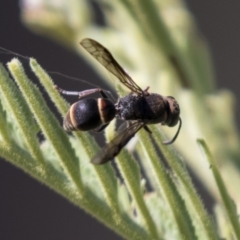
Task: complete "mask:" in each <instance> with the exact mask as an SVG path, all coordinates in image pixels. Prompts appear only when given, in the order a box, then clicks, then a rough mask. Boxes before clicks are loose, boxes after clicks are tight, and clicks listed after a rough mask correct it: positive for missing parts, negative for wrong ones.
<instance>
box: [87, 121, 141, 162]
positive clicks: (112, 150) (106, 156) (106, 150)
mask: <svg viewBox="0 0 240 240" xmlns="http://www.w3.org/2000/svg"><path fill="white" fill-rule="evenodd" d="M128 123H129V125H128V126H127V127H126V128H124V129H123V130H120V132H119V133H118V135H117V136H116V137H115V138H113V140H112V141H111V142H110V143H108V144H107V145H106V146H105V147H103V148H102V150H101V151H100V152H99V153H98V154H97V155H96V156H95V157H93V158H92V160H91V163H93V164H103V163H106V162H108V161H110V160H112V159H113V158H114V157H115V156H116V155H118V153H119V152H120V151H121V150H122V148H123V147H124V146H125V145H126V144H127V143H128V141H129V140H130V139H131V138H132V137H133V136H134V135H135V134H136V132H137V131H139V130H140V129H141V128H142V127H143V126H144V125H145V123H143V122H128ZM124 124H125V123H123V124H122V125H121V126H120V127H119V129H121V128H122V126H123V125H124Z"/></svg>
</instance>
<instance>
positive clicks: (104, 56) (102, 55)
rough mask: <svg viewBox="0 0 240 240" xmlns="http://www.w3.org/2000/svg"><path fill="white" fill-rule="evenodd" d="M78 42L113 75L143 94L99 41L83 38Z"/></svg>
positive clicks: (133, 90)
mask: <svg viewBox="0 0 240 240" xmlns="http://www.w3.org/2000/svg"><path fill="white" fill-rule="evenodd" d="M80 44H81V45H82V46H83V47H84V48H85V49H86V50H87V51H88V52H89V53H90V54H91V55H92V56H93V57H94V58H95V59H96V60H97V61H99V62H100V63H101V64H102V65H103V66H104V67H105V68H106V69H107V70H108V71H109V72H111V73H112V74H113V75H115V76H116V77H117V78H118V79H119V80H120V81H121V82H122V83H123V84H124V85H125V86H126V87H128V88H129V89H130V90H131V91H132V92H135V93H138V94H143V90H142V89H141V88H140V87H139V86H138V85H137V84H136V83H135V82H134V81H133V80H132V78H131V77H130V76H129V75H128V74H127V73H126V72H125V71H124V70H123V68H122V67H121V66H120V65H119V64H118V63H117V61H116V60H115V59H114V58H113V56H112V54H111V53H110V52H109V51H108V50H107V49H106V48H105V47H103V46H102V45H101V44H100V43H98V42H96V41H95V40H93V39H90V38H85V39H83V40H82V41H81V42H80Z"/></svg>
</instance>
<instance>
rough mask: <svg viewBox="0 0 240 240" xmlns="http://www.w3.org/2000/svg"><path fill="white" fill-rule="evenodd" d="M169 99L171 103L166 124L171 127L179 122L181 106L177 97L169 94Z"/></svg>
mask: <svg viewBox="0 0 240 240" xmlns="http://www.w3.org/2000/svg"><path fill="white" fill-rule="evenodd" d="M167 101H168V104H169V112H168V118H167V121H166V122H165V124H166V125H167V126H169V127H173V126H175V125H176V124H177V123H178V120H179V115H180V108H179V105H178V103H177V101H176V100H175V98H173V97H171V96H168V97H167Z"/></svg>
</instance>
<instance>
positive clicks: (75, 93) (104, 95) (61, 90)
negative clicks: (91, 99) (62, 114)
mask: <svg viewBox="0 0 240 240" xmlns="http://www.w3.org/2000/svg"><path fill="white" fill-rule="evenodd" d="M55 88H56V89H57V90H58V91H59V92H60V93H62V94H64V95H73V96H79V98H82V97H86V96H88V95H91V94H93V93H96V92H99V93H100V94H101V96H102V97H103V98H108V97H107V95H106V94H105V93H104V92H103V90H102V89H101V88H92V89H87V90H84V91H81V92H77V91H66V90H63V89H61V88H59V87H58V86H56V85H55Z"/></svg>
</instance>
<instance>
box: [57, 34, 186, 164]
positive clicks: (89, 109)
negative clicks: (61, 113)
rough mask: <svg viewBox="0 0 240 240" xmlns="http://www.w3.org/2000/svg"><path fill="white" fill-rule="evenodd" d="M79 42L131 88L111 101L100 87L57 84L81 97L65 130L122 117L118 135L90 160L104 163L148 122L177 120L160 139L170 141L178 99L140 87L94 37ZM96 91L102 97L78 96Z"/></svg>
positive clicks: (65, 122)
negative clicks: (167, 137)
mask: <svg viewBox="0 0 240 240" xmlns="http://www.w3.org/2000/svg"><path fill="white" fill-rule="evenodd" d="M80 45H81V46H82V47H83V48H84V49H85V50H86V51H87V52H89V53H90V54H91V55H92V56H93V57H94V58H95V59H96V60H97V61H98V62H99V63H101V64H102V65H103V66H104V67H105V68H106V69H107V70H108V71H109V72H111V73H112V74H113V75H115V76H116V77H117V78H118V80H119V81H120V82H121V83H122V84H124V85H125V86H126V87H127V88H128V89H130V90H131V92H130V93H129V94H128V95H127V96H125V97H121V98H119V99H118V100H117V102H116V103H113V102H112V101H111V100H110V99H109V98H108V96H107V94H106V93H105V92H104V91H103V90H102V89H101V88H93V89H88V90H85V91H81V92H76V91H66V90H62V89H60V88H58V87H57V89H58V91H59V92H60V93H62V94H66V95H77V96H79V98H80V100H79V101H77V102H75V103H74V104H72V105H71V107H70V109H69V110H68V112H67V114H66V116H65V117H64V120H63V128H64V129H65V130H66V131H77V130H80V131H89V130H95V131H97V132H100V131H102V130H103V129H105V128H106V127H107V126H108V124H109V123H110V122H111V121H112V120H113V119H114V118H115V117H116V118H119V119H122V120H124V121H125V123H123V124H122V125H120V127H119V128H118V130H117V132H118V133H117V135H116V136H115V137H114V138H113V139H112V140H111V141H110V142H109V143H108V144H107V145H106V146H105V147H103V148H102V149H101V150H100V152H99V153H98V154H97V155H96V156H95V157H93V158H92V159H91V162H92V163H93V164H103V163H106V162H108V161H110V160H112V159H113V158H114V157H115V156H116V155H117V154H118V153H119V152H120V151H121V149H122V148H123V147H124V146H125V145H126V144H127V143H128V142H129V140H130V139H131V138H132V137H133V136H134V135H135V134H136V133H137V132H138V131H139V130H140V129H141V128H143V129H145V130H146V131H147V132H149V133H151V131H150V129H149V128H148V126H147V125H148V124H157V123H161V124H162V125H166V126H169V127H173V126H175V125H176V124H177V123H178V122H179V127H178V130H177V132H176V134H175V135H174V137H173V138H172V139H171V140H168V141H165V142H163V144H171V143H173V142H174V141H175V140H176V138H177V136H178V134H179V132H180V129H181V125H182V120H181V118H180V108H179V105H178V103H177V101H176V100H175V99H174V98H173V97H171V96H167V97H165V96H162V95H160V94H157V93H150V92H149V91H148V90H149V87H147V88H146V89H144V90H143V89H141V88H140V87H139V86H138V85H137V84H136V83H135V82H134V81H133V79H132V78H131V77H130V76H129V75H128V74H127V73H126V72H125V71H124V69H123V68H122V67H121V66H120V65H119V64H118V63H117V61H116V60H115V59H114V57H113V56H112V54H111V53H110V52H109V51H108V50H107V49H106V48H105V47H104V46H102V45H101V44H100V43H98V42H97V41H95V40H93V39H89V38H86V39H83V40H82V41H81V42H80ZM97 92H98V93H99V94H100V95H101V98H97V99H96V98H89V99H81V98H83V97H86V96H88V95H91V94H93V93H97Z"/></svg>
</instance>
